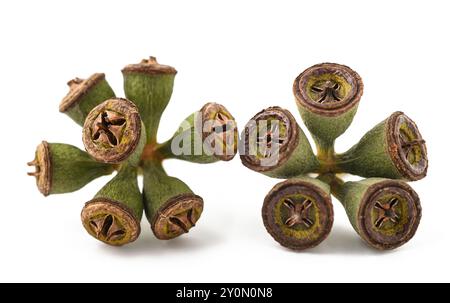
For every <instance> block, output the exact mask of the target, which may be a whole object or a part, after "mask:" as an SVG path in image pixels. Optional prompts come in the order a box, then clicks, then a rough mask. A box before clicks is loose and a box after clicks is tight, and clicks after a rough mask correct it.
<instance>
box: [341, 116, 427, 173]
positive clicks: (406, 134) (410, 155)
mask: <svg viewBox="0 0 450 303" xmlns="http://www.w3.org/2000/svg"><path fill="white" fill-rule="evenodd" d="M336 161H337V165H338V166H339V167H340V169H341V170H343V171H345V172H349V173H352V174H355V175H359V176H363V177H384V178H391V179H405V180H410V181H414V180H419V179H422V178H424V177H425V176H426V173H427V168H428V157H427V149H426V146H425V140H423V138H422V135H421V134H420V132H419V129H418V128H417V125H416V124H415V123H414V121H413V120H411V119H410V118H409V117H408V116H406V115H405V114H404V113H402V112H395V113H393V114H392V115H391V116H389V117H388V118H387V119H385V120H384V121H382V122H380V123H379V124H378V125H376V126H375V127H374V128H373V129H372V130H370V131H369V132H367V133H366V134H365V135H364V136H363V137H362V139H361V140H360V141H359V142H358V143H357V144H356V145H355V146H353V147H352V148H351V149H350V150H348V151H347V152H345V153H344V154H341V155H338V156H337V160H336Z"/></svg>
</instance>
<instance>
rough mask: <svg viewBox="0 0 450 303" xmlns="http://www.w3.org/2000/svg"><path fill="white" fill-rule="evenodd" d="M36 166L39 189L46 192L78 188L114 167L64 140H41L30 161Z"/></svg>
mask: <svg viewBox="0 0 450 303" xmlns="http://www.w3.org/2000/svg"><path fill="white" fill-rule="evenodd" d="M28 165H29V166H35V172H31V173H28V175H30V176H35V177H36V184H37V187H38V189H39V191H40V192H41V193H42V194H43V195H44V196H48V195H50V194H61V193H69V192H73V191H76V190H78V189H80V188H82V187H83V186H85V185H86V184H88V183H89V182H91V181H92V180H94V179H96V178H98V177H101V176H104V175H108V174H111V173H112V172H113V171H114V168H113V167H112V166H110V165H107V164H104V163H98V162H95V161H93V160H92V159H91V157H90V156H89V155H88V154H87V153H86V152H84V151H82V150H80V149H79V148H77V147H75V146H72V145H69V144H62V143H48V142H46V141H42V143H41V144H39V145H38V147H37V148H36V153H35V159H34V160H33V161H31V162H29V163H28Z"/></svg>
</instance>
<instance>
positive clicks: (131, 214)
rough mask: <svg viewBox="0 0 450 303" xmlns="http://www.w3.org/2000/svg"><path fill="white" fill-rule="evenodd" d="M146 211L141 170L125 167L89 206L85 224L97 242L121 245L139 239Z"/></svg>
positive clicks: (83, 216)
mask: <svg viewBox="0 0 450 303" xmlns="http://www.w3.org/2000/svg"><path fill="white" fill-rule="evenodd" d="M143 209H144V205H143V201H142V194H141V192H140V190H139V186H138V182H137V167H135V166H133V165H128V164H124V165H123V166H122V167H121V168H120V170H119V171H118V173H117V175H116V176H115V177H114V178H113V179H112V180H111V181H109V182H108V183H107V184H106V185H105V186H104V187H103V188H102V189H101V190H100V191H99V192H98V193H97V194H96V195H95V197H94V199H92V200H90V201H89V202H87V203H86V204H85V206H84V208H83V210H82V212H81V221H82V223H83V226H84V228H85V229H86V231H87V232H88V233H89V234H90V235H91V236H93V237H94V238H96V239H97V240H100V241H102V242H104V243H107V244H110V245H116V246H119V245H124V244H127V243H130V242H133V241H134V240H136V239H137V237H138V236H139V233H140V231H141V228H140V221H141V218H142V214H143Z"/></svg>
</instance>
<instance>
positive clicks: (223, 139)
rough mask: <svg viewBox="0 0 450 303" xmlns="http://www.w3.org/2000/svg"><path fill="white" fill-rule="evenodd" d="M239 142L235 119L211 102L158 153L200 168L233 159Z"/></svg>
mask: <svg viewBox="0 0 450 303" xmlns="http://www.w3.org/2000/svg"><path fill="white" fill-rule="evenodd" d="M238 140H239V139H238V131H237V125H236V121H235V120H234V117H233V116H232V115H231V113H230V112H229V111H228V110H227V109H226V108H225V106H223V105H221V104H218V103H212V102H210V103H206V104H205V105H204V106H203V107H202V108H201V109H200V111H197V112H194V113H192V114H191V115H189V116H188V117H187V118H186V119H184V121H183V122H182V123H181V124H180V127H179V128H178V130H177V131H176V132H175V134H174V135H173V136H172V138H171V139H170V140H168V141H167V142H165V143H163V144H161V145H160V146H159V147H158V149H157V152H158V153H160V154H162V156H163V157H164V158H175V159H180V160H185V161H189V162H195V163H202V164H203V163H213V162H217V161H230V160H231V159H233V158H234V156H235V155H236V152H237V145H238Z"/></svg>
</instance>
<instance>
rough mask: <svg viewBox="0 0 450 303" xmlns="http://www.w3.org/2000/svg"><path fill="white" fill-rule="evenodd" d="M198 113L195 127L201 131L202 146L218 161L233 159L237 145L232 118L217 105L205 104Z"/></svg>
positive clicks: (235, 130)
mask: <svg viewBox="0 0 450 303" xmlns="http://www.w3.org/2000/svg"><path fill="white" fill-rule="evenodd" d="M200 113H201V114H200V115H199V116H198V117H199V120H198V121H197V123H198V125H197V127H198V129H201V130H202V138H203V140H202V141H203V145H204V146H205V147H206V148H207V149H208V150H209V151H210V152H211V153H212V154H214V155H215V156H216V157H217V158H219V159H220V160H223V161H229V160H231V159H233V158H234V156H235V155H236V153H237V145H238V131H237V125H236V121H235V120H234V117H233V116H232V115H231V113H230V112H229V111H228V110H227V109H226V108H225V107H224V106H223V105H221V104H218V103H206V104H205V105H204V106H203V107H202V109H201V110H200Z"/></svg>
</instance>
